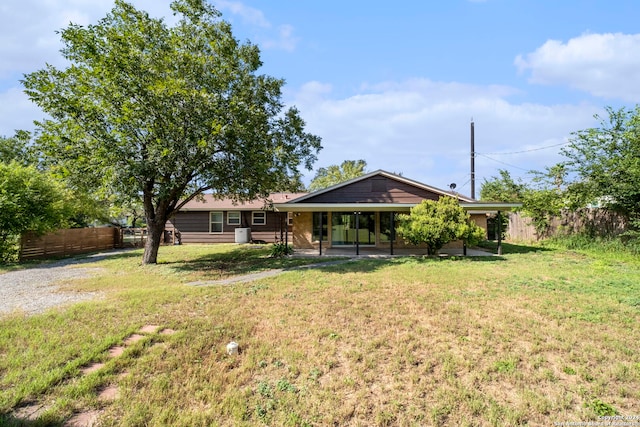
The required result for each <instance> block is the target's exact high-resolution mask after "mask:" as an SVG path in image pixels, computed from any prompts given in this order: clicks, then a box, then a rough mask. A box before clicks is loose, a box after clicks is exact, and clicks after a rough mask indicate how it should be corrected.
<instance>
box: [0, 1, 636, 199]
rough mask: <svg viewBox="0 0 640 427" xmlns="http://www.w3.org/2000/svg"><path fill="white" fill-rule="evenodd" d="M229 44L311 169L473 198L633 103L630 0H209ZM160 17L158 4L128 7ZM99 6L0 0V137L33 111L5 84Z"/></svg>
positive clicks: (554, 157) (92, 17) (94, 16)
mask: <svg viewBox="0 0 640 427" xmlns="http://www.w3.org/2000/svg"><path fill="white" fill-rule="evenodd" d="M210 1H211V3H212V4H213V5H214V6H215V7H216V8H217V9H218V10H219V11H220V12H221V13H222V19H224V20H226V21H228V22H230V23H231V25H232V28H233V32H234V35H235V37H236V38H237V39H239V40H240V41H243V42H245V41H251V42H252V43H254V44H256V45H258V46H259V47H260V50H261V59H262V61H263V66H262V68H261V69H260V70H259V72H260V73H263V74H268V75H271V76H274V77H278V78H282V79H284V80H285V81H286V84H285V86H284V91H283V101H284V102H285V104H286V105H287V106H295V107H297V108H298V109H299V110H300V113H301V116H302V118H303V119H304V120H305V122H306V125H307V126H306V128H307V130H308V131H309V132H311V133H313V134H316V135H318V136H320V137H321V138H322V145H323V149H322V150H321V152H320V153H319V155H318V161H317V162H316V163H315V165H314V170H312V171H305V177H304V182H305V184H308V183H309V181H310V179H311V178H312V177H313V176H314V174H315V171H316V170H317V169H318V168H320V167H326V166H329V165H333V164H340V163H341V162H342V161H344V160H357V159H363V160H365V161H366V162H367V171H374V170H377V169H383V170H386V171H389V172H395V173H400V174H402V175H403V176H405V177H406V178H410V179H413V180H417V181H420V182H423V183H425V184H428V185H432V186H435V187H438V188H442V189H448V188H449V187H450V184H452V183H455V184H456V191H458V192H460V193H461V194H464V195H470V191H471V183H470V181H471V171H470V159H471V150H470V128H471V122H472V121H473V123H474V135H475V169H476V172H475V177H476V181H475V182H476V184H475V188H476V194H475V195H476V197H479V193H480V188H481V186H482V182H484V180H486V179H491V178H492V177H494V176H497V175H498V173H499V172H498V170H499V169H506V170H508V171H509V172H510V173H511V175H512V176H513V177H516V178H521V179H523V180H524V181H525V182H526V181H529V180H530V179H531V174H529V173H528V171H531V170H544V168H545V167H550V166H552V165H554V164H555V163H557V162H559V161H561V160H562V159H563V157H562V155H561V154H560V150H561V149H562V147H563V146H566V145H567V143H569V142H570V139H571V137H572V133H573V132H576V131H579V130H583V129H587V128H591V127H595V126H598V125H599V120H597V119H596V118H595V117H594V115H600V116H601V117H603V118H606V117H607V115H606V112H605V107H607V106H610V107H613V108H623V107H624V108H634V107H635V106H636V104H637V103H638V102H639V101H640V27H639V24H638V20H637V17H638V16H640V2H638V1H636V0H628V1H627V0H606V1H604V0H580V1H578V0H562V1H558V0H447V1H435V0H400V1H397V2H389V1H384V2H383V1H379V0H368V1H362V0H349V1H345V0H340V1H337V0H324V1H312V0H308V1H294V0H279V1H274V0H242V1H234V0H217V1H216V0H210ZM130 3H132V4H133V5H134V6H136V7H137V8H138V9H142V10H146V11H147V12H149V14H150V15H151V16H154V17H166V20H167V24H169V25H171V23H172V22H175V21H174V19H175V18H174V17H173V16H172V14H171V11H170V9H169V3H170V2H169V1H168V0H131V1H130ZM112 7H113V1H112V0H2V3H0V136H11V135H13V134H14V132H15V130H16V129H25V130H33V129H34V125H33V121H34V120H38V119H41V118H43V117H44V114H43V113H42V112H41V111H40V110H39V109H38V107H36V106H35V105H34V104H32V103H31V102H30V101H29V99H28V97H27V96H26V95H25V94H24V93H23V87H22V85H21V83H20V80H21V79H22V78H23V76H24V74H27V73H31V72H33V71H37V70H39V69H42V68H44V67H45V64H47V63H49V64H52V65H54V66H57V67H65V66H66V65H67V64H65V63H64V61H63V59H62V57H61V55H60V52H59V49H60V47H61V44H60V38H59V35H58V34H57V33H56V31H58V30H60V29H62V28H65V27H67V26H68V24H69V23H70V22H73V23H76V24H81V25H87V24H91V23H95V22H97V20H99V19H100V18H102V17H104V16H105V14H106V13H107V12H108V11H109V10H110V9H111V8H112Z"/></svg>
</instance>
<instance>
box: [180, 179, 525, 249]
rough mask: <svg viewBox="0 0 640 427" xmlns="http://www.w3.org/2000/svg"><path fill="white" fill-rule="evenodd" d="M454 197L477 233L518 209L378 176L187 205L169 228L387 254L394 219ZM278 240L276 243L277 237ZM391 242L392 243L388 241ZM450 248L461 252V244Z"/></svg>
mask: <svg viewBox="0 0 640 427" xmlns="http://www.w3.org/2000/svg"><path fill="white" fill-rule="evenodd" d="M443 196H451V197H456V198H457V199H458V200H459V203H460V205H461V206H462V207H463V208H464V209H465V210H466V211H467V212H469V214H470V217H471V219H472V220H473V221H475V222H476V223H477V224H478V225H479V226H480V227H482V228H484V229H485V230H486V229H487V215H490V214H492V213H496V212H505V211H509V210H510V209H512V208H514V207H518V206H520V204H519V203H483V202H478V201H476V200H473V199H471V198H468V197H465V196H462V195H459V194H456V193H452V192H449V191H445V190H440V189H438V188H435V187H432V186H429V185H426V184H423V183H420V182H418V181H413V180H411V179H407V178H405V177H402V176H399V175H396V174H393V173H389V172H386V171H383V170H378V171H375V172H371V173H368V174H366V175H362V176H360V177H358V178H354V179H351V180H349V181H345V182H343V183H340V184H337V185H334V186H332V187H329V188H325V189H323V190H319V191H316V192H313V193H303V194H291V193H277V194H272V195H271V196H270V197H269V198H268V200H266V201H253V202H248V203H244V204H233V203H232V202H230V201H228V200H215V199H213V198H212V197H211V196H208V197H206V198H205V200H204V202H199V201H191V202H189V203H187V205H185V206H184V207H183V208H182V209H181V210H180V212H179V213H178V214H177V215H176V216H175V218H174V220H173V225H174V226H175V227H176V229H178V230H179V231H180V234H181V236H182V242H185V243H189V242H201V243H205V242H206V243H209V242H210V243H214V242H234V241H235V240H234V232H235V229H236V228H244V227H249V228H250V229H251V237H252V239H254V240H263V241H266V242H273V241H276V240H279V239H282V240H284V241H287V242H289V241H291V242H293V246H294V248H298V249H312V248H313V249H317V250H318V251H319V252H320V253H322V248H323V247H324V248H329V247H353V248H354V250H355V251H356V252H357V251H358V250H359V248H360V247H375V248H381V249H385V250H389V251H390V252H391V253H393V248H394V247H402V246H404V243H403V242H402V240H401V239H398V238H397V237H396V236H395V225H396V222H395V214H396V213H408V212H409V211H410V209H411V207H413V206H415V205H417V204H419V203H420V202H422V200H425V199H428V200H438V199H439V198H440V197H443ZM281 236H282V237H281ZM392 237H393V238H392ZM450 245H458V246H462V242H453V243H451V244H450Z"/></svg>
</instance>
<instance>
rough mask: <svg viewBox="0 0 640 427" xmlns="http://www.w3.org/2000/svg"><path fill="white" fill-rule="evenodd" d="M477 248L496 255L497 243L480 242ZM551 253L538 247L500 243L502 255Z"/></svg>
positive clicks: (489, 241) (547, 249)
mask: <svg viewBox="0 0 640 427" xmlns="http://www.w3.org/2000/svg"><path fill="white" fill-rule="evenodd" d="M478 247H479V248H481V249H483V250H489V251H491V252H492V253H494V254H495V253H498V242H496V241H491V240H487V241H484V242H481V243H480V244H479V245H478ZM549 251H553V249H550V248H546V247H543V246H538V245H525V244H515V243H506V242H502V255H509V254H528V253H532V252H549Z"/></svg>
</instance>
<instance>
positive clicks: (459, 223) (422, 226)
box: [397, 197, 485, 255]
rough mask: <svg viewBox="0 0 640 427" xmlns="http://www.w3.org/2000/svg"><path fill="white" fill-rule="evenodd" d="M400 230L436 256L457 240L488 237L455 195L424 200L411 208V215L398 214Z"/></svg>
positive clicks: (476, 239) (477, 239)
mask: <svg viewBox="0 0 640 427" xmlns="http://www.w3.org/2000/svg"><path fill="white" fill-rule="evenodd" d="M397 232H398V233H399V234H400V236H402V238H403V239H405V240H406V241H408V242H409V243H411V244H414V245H421V244H424V245H426V246H427V254H429V255H436V254H437V253H438V251H439V250H440V249H442V247H443V246H444V245H446V244H447V243H449V242H452V241H454V240H464V241H466V242H467V244H469V245H474V244H477V243H478V242H480V241H481V240H482V239H484V237H485V231H484V230H483V229H482V228H481V227H479V226H478V225H477V224H476V223H475V222H472V221H471V220H470V217H469V214H468V213H467V212H465V210H464V209H463V208H462V207H461V206H460V205H459V203H458V201H457V200H456V199H454V198H453V197H441V198H440V199H439V200H438V201H434V200H423V201H422V202H421V203H420V204H419V205H416V206H414V207H413V208H411V213H410V214H400V215H398V228H397Z"/></svg>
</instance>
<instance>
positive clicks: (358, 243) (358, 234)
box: [355, 212, 360, 255]
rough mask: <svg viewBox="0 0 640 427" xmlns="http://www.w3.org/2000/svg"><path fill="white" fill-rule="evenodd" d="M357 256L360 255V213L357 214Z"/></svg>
mask: <svg viewBox="0 0 640 427" xmlns="http://www.w3.org/2000/svg"><path fill="white" fill-rule="evenodd" d="M355 214H356V255H360V212H356V213H355Z"/></svg>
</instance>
